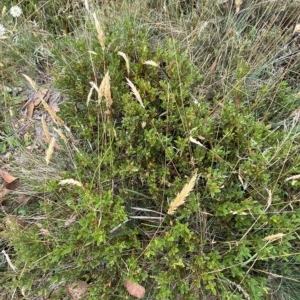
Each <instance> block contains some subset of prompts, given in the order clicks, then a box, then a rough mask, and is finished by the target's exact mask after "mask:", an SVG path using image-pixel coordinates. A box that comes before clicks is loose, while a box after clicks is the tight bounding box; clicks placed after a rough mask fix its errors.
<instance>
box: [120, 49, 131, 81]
mask: <svg viewBox="0 0 300 300" xmlns="http://www.w3.org/2000/svg"><path fill="white" fill-rule="evenodd" d="M118 55H120V56H122V57H123V58H124V60H125V63H126V70H127V76H129V74H130V65H129V58H128V56H127V55H126V54H125V53H124V52H121V51H118Z"/></svg>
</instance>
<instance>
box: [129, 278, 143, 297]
mask: <svg viewBox="0 0 300 300" xmlns="http://www.w3.org/2000/svg"><path fill="white" fill-rule="evenodd" d="M124 286H125V288H126V290H127V292H128V293H129V294H130V295H131V296H133V297H136V298H137V299H142V298H143V297H144V296H145V292H146V290H145V288H144V287H143V286H141V285H140V284H137V283H133V282H132V281H131V280H125V282H124Z"/></svg>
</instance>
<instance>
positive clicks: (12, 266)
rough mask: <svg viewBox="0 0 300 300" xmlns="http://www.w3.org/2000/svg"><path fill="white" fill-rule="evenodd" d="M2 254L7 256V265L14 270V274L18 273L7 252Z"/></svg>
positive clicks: (3, 251)
mask: <svg viewBox="0 0 300 300" xmlns="http://www.w3.org/2000/svg"><path fill="white" fill-rule="evenodd" d="M2 253H3V254H4V256H5V259H6V261H7V263H8V265H9V266H10V267H11V269H12V270H13V271H14V272H16V271H17V268H16V267H15V266H14V265H13V264H12V262H11V260H10V258H9V256H8V254H7V253H6V252H5V250H2Z"/></svg>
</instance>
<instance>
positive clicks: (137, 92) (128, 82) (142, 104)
mask: <svg viewBox="0 0 300 300" xmlns="http://www.w3.org/2000/svg"><path fill="white" fill-rule="evenodd" d="M126 80H127V84H128V85H129V86H130V88H131V91H132V92H133V94H134V96H135V98H136V100H137V101H138V102H139V103H140V104H141V106H142V107H143V108H145V106H144V103H143V101H142V98H141V96H140V93H139V91H138V90H137V89H136V87H135V85H134V84H133V83H132V82H131V81H130V80H129V79H128V78H126Z"/></svg>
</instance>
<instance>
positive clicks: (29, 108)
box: [26, 102, 34, 119]
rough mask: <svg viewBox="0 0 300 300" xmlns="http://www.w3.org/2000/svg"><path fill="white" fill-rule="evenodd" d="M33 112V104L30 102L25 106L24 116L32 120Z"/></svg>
mask: <svg viewBox="0 0 300 300" xmlns="http://www.w3.org/2000/svg"><path fill="white" fill-rule="evenodd" d="M33 111H34V103H33V102H30V103H29V104H28V105H27V110H26V115H27V117H28V118H30V119H32V116H33Z"/></svg>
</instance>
